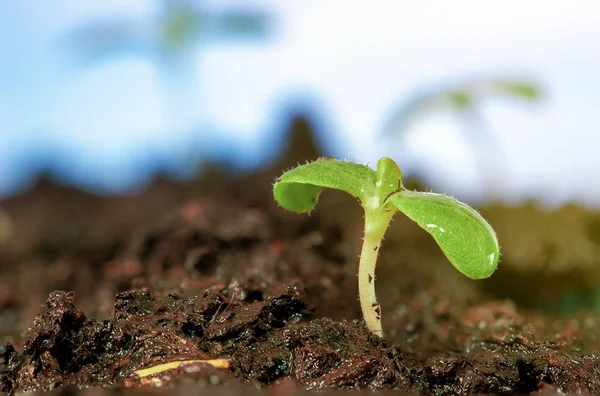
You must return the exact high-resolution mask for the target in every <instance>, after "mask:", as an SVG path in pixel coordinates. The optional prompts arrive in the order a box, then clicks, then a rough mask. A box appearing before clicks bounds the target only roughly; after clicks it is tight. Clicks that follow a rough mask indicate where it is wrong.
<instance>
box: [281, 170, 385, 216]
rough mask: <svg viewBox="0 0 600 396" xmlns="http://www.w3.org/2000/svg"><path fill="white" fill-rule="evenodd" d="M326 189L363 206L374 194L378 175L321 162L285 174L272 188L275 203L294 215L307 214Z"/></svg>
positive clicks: (372, 172)
mask: <svg viewBox="0 0 600 396" xmlns="http://www.w3.org/2000/svg"><path fill="white" fill-rule="evenodd" d="M323 188H333V189H336V190H342V191H345V192H347V193H348V194H352V196H354V197H356V198H358V199H359V200H360V201H361V202H362V203H363V204H364V203H365V202H367V200H368V198H370V197H372V196H373V195H374V194H375V171H374V170H373V169H371V168H369V167H367V166H364V165H360V164H355V163H352V162H346V161H339V160H335V159H326V158H319V159H318V160H316V161H314V162H310V163H308V164H305V165H300V166H298V167H296V168H294V169H292V170H290V171H288V172H286V173H284V174H283V175H282V176H281V177H280V178H279V179H277V181H276V182H275V185H274V186H273V195H274V196H275V200H276V201H277V202H278V203H279V204H280V205H281V206H283V207H284V208H285V209H287V210H290V211H293V212H308V211H310V210H312V209H313V208H314V207H315V205H316V204H317V200H318V199H319V194H320V193H321V191H322V190H323Z"/></svg>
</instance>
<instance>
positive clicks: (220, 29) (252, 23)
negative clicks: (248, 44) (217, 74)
mask: <svg viewBox="0 0 600 396" xmlns="http://www.w3.org/2000/svg"><path fill="white" fill-rule="evenodd" d="M213 8H214V7H213ZM270 27H271V24H270V18H269V17H268V15H267V14H266V13H264V12H263V11H259V10H256V9H254V10H253V9H246V10H241V9H237V10H233V9H231V7H229V9H226V10H211V9H209V8H208V7H203V6H201V5H200V4H199V2H198V1H193V0H162V1H161V3H160V7H159V9H158V12H157V13H156V15H155V17H154V18H152V17H151V16H147V17H144V18H138V19H135V18H131V17H122V18H118V17H110V18H107V19H104V20H98V21H90V22H87V23H86V24H84V25H83V26H81V27H79V28H76V29H74V30H73V31H70V32H69V33H68V34H67V35H66V36H65V38H64V40H63V44H64V45H65V47H66V48H67V49H68V50H69V52H70V55H71V57H70V59H71V61H74V62H75V63H76V64H78V65H82V66H86V67H90V66H93V65H95V64H98V63H100V62H102V61H106V60H108V59H114V58H117V57H120V56H128V55H138V56H143V57H149V58H150V59H152V60H153V61H154V62H155V63H156V64H157V66H158V68H159V70H161V71H162V72H163V74H164V76H165V77H166V84H165V91H166V92H169V93H168V94H167V95H166V96H167V97H168V98H169V101H170V105H168V106H167V108H168V109H170V111H171V112H172V113H174V114H172V118H173V120H171V121H172V122H175V123H176V125H177V121H180V119H181V118H186V116H185V114H182V113H181V111H182V110H185V109H187V108H190V106H189V105H190V103H194V102H195V103H198V102H199V100H200V89H199V86H198V85H197V83H196V81H195V80H196V79H197V76H198V75H199V73H198V70H197V68H198V66H197V65H198V62H197V56H198V55H199V53H198V51H197V50H198V49H201V48H202V47H203V46H205V45H207V44H209V43H211V42H215V41H225V40H237V41H240V40H265V39H266V38H268V37H269V34H270V33H271V29H270ZM192 55H194V56H192ZM186 94H191V96H192V97H188V96H187V95H186ZM183 124H184V125H180V126H179V127H185V126H186V125H185V124H186V120H183Z"/></svg>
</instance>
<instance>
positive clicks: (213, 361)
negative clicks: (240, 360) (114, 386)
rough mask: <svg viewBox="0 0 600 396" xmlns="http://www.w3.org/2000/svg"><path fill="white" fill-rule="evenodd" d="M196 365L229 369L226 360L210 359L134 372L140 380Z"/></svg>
mask: <svg viewBox="0 0 600 396" xmlns="http://www.w3.org/2000/svg"><path fill="white" fill-rule="evenodd" d="M194 363H206V364H210V365H211V366H213V367H215V368H218V369H226V368H229V362H228V361H227V360H226V359H210V360H178V361H175V362H168V363H161V364H157V365H156V366H152V367H149V368H145V369H141V370H136V371H134V373H135V374H137V375H138V376H139V377H140V378H144V377H148V376H149V375H154V374H158V373H162V372H163V371H167V370H175V369H177V368H179V367H181V366H186V365H188V364H194Z"/></svg>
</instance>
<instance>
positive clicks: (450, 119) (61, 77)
mask: <svg viewBox="0 0 600 396" xmlns="http://www.w3.org/2000/svg"><path fill="white" fill-rule="evenodd" d="M157 4H158V2H149V1H146V0H129V1H122V0H110V1H109V0H88V1H86V2H79V1H76V0H70V1H64V0H47V1H44V2H35V1H32V0H20V1H18V2H8V1H5V2H0V196H1V195H4V196H6V195H8V194H11V193H13V192H15V191H19V190H20V189H23V188H25V187H26V186H27V183H30V182H31V180H33V179H32V174H31V172H32V171H33V170H35V161H33V165H32V161H31V157H32V156H33V157H35V156H36V155H41V154H39V153H40V152H45V153H46V154H44V155H46V157H48V158H50V160H49V161H51V162H53V163H55V169H54V170H55V171H56V172H57V173H59V174H60V175H61V177H63V178H64V179H65V180H66V181H67V182H69V183H75V184H77V183H79V184H82V185H84V186H85V187H87V188H89V189H92V190H93V191H100V192H107V191H108V192H119V191H124V190H127V189H128V188H132V187H135V186H139V185H141V184H143V183H144V182H145V181H147V180H148V179H149V177H150V176H151V174H152V172H153V171H154V170H155V168H153V165H152V163H151V158H152V155H155V154H157V153H159V156H160V158H162V159H163V162H162V164H163V165H164V163H169V161H171V160H170V159H169V158H172V161H173V163H174V165H169V166H170V167H171V168H173V169H177V167H178V166H180V165H179V164H178V162H177V161H178V159H177V158H180V157H181V155H182V153H184V154H185V153H187V152H186V150H189V147H188V145H189V142H190V141H197V142H198V144H199V145H200V146H203V147H201V148H200V152H201V153H203V154H205V155H206V156H207V157H211V156H214V157H215V158H218V159H220V158H222V157H223V155H216V154H214V151H216V150H223V149H224V148H225V149H226V150H228V151H227V154H226V156H228V157H229V161H233V162H235V159H236V158H239V159H240V164H239V166H240V167H242V168H249V169H250V168H253V167H256V166H259V165H261V164H262V163H263V161H265V160H268V159H271V158H273V155H272V154H268V153H270V152H272V151H273V150H275V149H276V148H277V147H272V146H270V145H273V144H274V143H273V141H274V138H273V137H274V136H275V135H276V134H278V133H281V132H283V131H281V129H282V128H284V126H285V125H284V124H285V120H284V119H283V118H282V116H281V114H280V112H281V111H282V106H281V105H280V103H281V102H282V101H283V102H293V100H294V98H295V97H298V98H301V99H302V100H304V101H306V100H307V98H309V100H311V101H312V103H313V108H314V109H315V110H316V111H317V112H318V113H319V115H320V116H322V117H325V118H326V119H327V123H326V125H327V126H328V128H327V129H326V130H321V131H319V132H320V133H323V134H325V135H326V141H327V142H328V145H327V147H326V149H327V151H329V152H330V153H331V154H334V155H336V156H339V157H346V158H349V159H353V160H356V161H360V162H364V163H370V164H372V165H374V164H375V163H376V162H377V159H378V158H379V157H380V156H383V155H385V156H390V157H392V158H394V159H396V160H397V161H398V163H399V164H400V166H401V167H403V168H404V169H405V170H409V171H419V172H420V173H424V174H425V175H426V177H427V178H428V179H429V180H430V181H431V182H432V184H433V185H435V186H436V190H439V191H446V192H448V193H450V194H455V195H458V196H460V197H463V198H465V199H470V200H477V199H481V198H484V197H485V195H484V194H485V193H484V192H483V190H482V179H481V178H482V175H483V177H486V175H487V176H489V173H486V171H485V170H483V171H482V170H476V169H475V167H476V161H475V159H474V155H473V152H472V146H470V145H469V142H468V140H467V139H468V138H467V136H468V135H466V134H465V133H464V130H463V129H464V126H462V125H461V123H460V122H458V121H457V119H456V117H455V116H454V115H453V114H451V113H447V112H439V113H435V112H434V113H431V114H428V115H426V116H423V117H421V118H420V120H418V121H417V122H415V123H414V124H413V125H411V127H410V128H409V129H408V130H406V131H405V133H406V134H407V135H406V137H405V140H403V144H402V145H400V144H398V143H397V142H396V143H394V140H390V139H388V138H384V137H383V136H382V128H383V125H384V123H385V119H386V116H387V115H388V114H389V112H390V111H391V110H392V108H393V106H394V105H396V104H397V103H399V102H400V101H401V100H402V98H404V97H405V96H406V95H410V94H413V93H415V92H416V91H418V89H419V88H421V87H425V86H432V85H434V86H435V85H436V84H440V85H444V84H448V83H449V82H452V81H461V79H468V78H473V77H475V78H486V77H494V76H517V77H519V78H526V79H530V80H531V81H533V82H535V83H537V84H540V86H541V88H542V90H543V93H544V97H543V100H542V102H541V103H539V104H529V105H522V104H518V103H517V104H515V103H511V101H500V100H496V101H491V102H487V103H484V104H483V106H482V115H483V117H484V119H485V121H486V125H488V126H489V128H488V129H489V130H488V132H489V133H492V134H494V136H495V138H496V139H497V142H498V147H497V149H498V150H499V151H500V152H502V153H503V155H504V157H505V159H506V163H507V164H508V167H507V168H506V169H501V170H500V172H499V174H498V170H496V171H495V172H496V173H497V174H496V176H495V177H498V176H499V178H498V179H497V184H498V186H499V188H498V190H499V191H500V193H499V196H498V198H501V199H503V200H507V201H510V202H518V201H522V200H526V199H536V200H540V201H542V202H544V203H545V204H547V205H551V206H554V205H558V204H561V203H563V202H578V203H585V204H588V205H592V206H596V207H598V206H600V199H599V198H598V197H599V196H600V183H598V182H597V180H598V179H600V170H599V168H600V156H598V154H597V151H598V148H599V147H600V133H599V132H598V131H597V130H598V128H599V125H600V121H599V117H598V114H599V113H598V110H597V108H598V107H599V106H598V105H599V104H600V74H599V73H598V70H600V41H599V40H598V37H600V3H597V2H595V1H592V0H588V1H579V2H576V3H569V5H568V6H567V5H566V4H564V3H562V4H560V3H553V2H547V1H541V0H531V1H528V2H522V1H486V2H481V1H476V0H473V1H466V0H462V1H454V2H452V3H445V4H444V5H443V6H441V5H440V4H442V3H440V2H437V1H433V0H431V1H421V2H412V3H409V2H398V1H348V0H346V1H323V0H320V1H317V0H312V1H296V2H281V1H275V0H273V1H259V2H257V1H245V2H244V1H235V2H227V3H223V2H217V1H212V2H203V3H202V5H204V6H206V7H208V8H209V9H214V10H219V9H223V8H236V7H246V8H248V7H249V6H251V7H256V8H258V9H260V10H264V11H266V12H267V13H268V14H269V15H270V17H271V19H272V23H273V27H272V28H273V29H272V30H273V31H272V35H271V37H269V38H268V39H266V40H264V41H254V42H250V41H249V42H244V41H227V42H225V41H220V40H219V39H214V40H212V41H211V40H209V41H207V42H203V43H202V45H199V46H197V47H194V48H193V50H192V52H190V54H189V59H188V68H187V69H186V70H188V72H189V71H191V72H189V74H185V75H184V77H182V78H184V81H186V83H183V84H181V82H179V84H180V85H177V90H176V91H175V92H176V93H175V94H173V90H172V89H171V90H169V89H167V90H166V91H165V84H167V85H168V84H171V83H172V81H170V80H168V79H166V78H165V76H164V70H161V68H160V65H158V64H157V62H156V60H155V59H153V58H152V56H139V55H136V54H127V53H125V54H123V55H122V56H120V57H116V58H111V59H106V60H102V61H101V62H97V63H95V64H90V65H88V66H86V67H85V68H84V69H77V68H73V67H70V66H69V65H68V62H66V61H65V59H64V57H63V56H62V55H61V53H60V51H59V50H58V49H57V42H58V41H59V38H60V37H62V36H63V35H64V34H65V33H66V32H68V31H69V29H72V28H73V27H74V26H76V25H77V26H79V25H81V24H84V23H86V21H94V20H98V19H99V18H109V17H111V16H114V17H116V18H124V17H131V18H133V19H136V20H144V19H145V18H146V19H148V18H150V19H151V18H153V17H154V16H155V14H156V12H157V9H158V6H157ZM165 95H167V96H168V95H171V98H170V99H168V98H167V99H165ZM173 95H174V96H176V98H175V99H174V100H173V98H172V96H173ZM182 98H183V100H181V99H182ZM177 99H179V100H177ZM173 103H175V105H174V104H173ZM178 103H185V108H181V107H178V105H177V104H178ZM173 106H175V107H176V109H175V110H174V109H173ZM196 135H198V136H196ZM194 139H196V140H194ZM275 140H276V141H279V140H277V139H275ZM265 147H267V148H265ZM491 149H492V150H493V149H494V148H491ZM48 152H50V154H48ZM146 152H147V153H151V154H148V155H146V154H144V153H146ZM52 153H55V154H52ZM56 153H58V154H56ZM492 154H493V153H490V155H492ZM58 163H60V164H58ZM181 166H184V165H181ZM175 173H177V171H175Z"/></svg>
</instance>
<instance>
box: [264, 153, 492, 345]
mask: <svg viewBox="0 0 600 396" xmlns="http://www.w3.org/2000/svg"><path fill="white" fill-rule="evenodd" d="M325 188H331V189H335V190H341V191H344V192H346V193H348V194H351V195H352V196H353V197H355V198H356V199H357V200H358V201H359V202H360V204H361V205H362V207H363V209H364V211H365V227H364V239H363V246H362V250H361V253H360V262H359V264H358V292H359V299H360V306H361V310H362V313H363V317H364V319H365V323H366V325H367V327H368V328H369V330H370V331H371V332H372V333H373V334H376V335H378V336H380V337H382V336H383V330H382V327H381V306H380V305H379V303H378V302H377V298H376V295H375V265H376V262H377V255H378V253H379V252H378V251H379V247H380V246H381V242H382V240H383V236H384V234H385V232H386V230H387V228H388V226H389V224H390V221H391V220H392V217H393V216H394V214H395V213H396V212H397V211H400V212H402V213H404V214H405V215H406V216H408V218H410V219H411V220H413V221H414V222H415V223H417V224H418V225H419V226H420V227H421V228H422V229H424V230H425V231H427V232H428V233H429V234H431V236H432V237H433V238H434V239H435V241H436V242H437V243H438V245H439V246H440V247H441V249H442V251H443V252H444V254H445V255H446V257H447V258H448V260H449V261H450V262H451V263H452V265H454V267H455V268H456V269H458V270H459V271H460V272H461V273H463V274H464V275H466V276H468V277H469V278H472V279H482V278H487V277H489V276H490V275H492V273H493V272H494V271H495V270H496V266H497V265H498V258H499V256H500V249H499V247H498V240H497V239H496V234H495V232H494V230H493V229H492V227H491V226H490V225H489V224H488V223H487V222H486V221H485V220H484V219H483V217H481V215H480V214H479V213H477V211H475V210H474V209H472V208H470V207H469V206H467V205H465V204H464V203H462V202H459V201H457V200H455V199H454V198H451V197H448V196H445V195H439V194H433V193H427V192H417V191H410V190H407V189H406V188H404V186H403V185H402V172H401V171H400V168H398V165H396V163H395V162H394V161H393V160H391V159H389V158H382V159H380V160H379V162H378V163H377V170H376V171H375V170H373V169H371V168H369V167H367V166H364V165H360V164H355V163H352V162H346V161H337V160H335V159H326V158H320V159H318V160H316V161H314V162H310V163H307V164H305V165H300V166H298V167H296V168H294V169H292V170H290V171H288V172H286V173H284V174H283V175H282V176H281V177H280V178H279V179H277V181H276V182H275V185H274V186H273V195H274V197H275V200H276V201H277V202H278V203H279V204H280V205H281V206H283V207H284V208H285V209H287V210H290V211H293V212H298V213H302V212H310V211H311V210H312V209H313V208H314V207H315V206H316V204H317V201H318V199H319V195H320V194H321V192H322V190H323V189H325Z"/></svg>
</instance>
